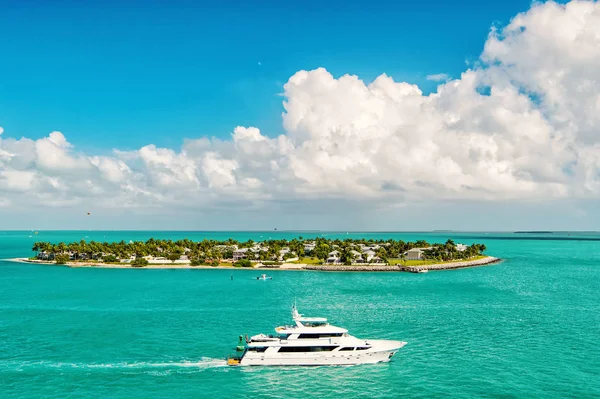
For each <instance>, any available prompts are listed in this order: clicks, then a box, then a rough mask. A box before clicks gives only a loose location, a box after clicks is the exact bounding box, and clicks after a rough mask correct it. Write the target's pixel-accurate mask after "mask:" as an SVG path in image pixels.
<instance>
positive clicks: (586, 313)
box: [0, 231, 600, 399]
mask: <svg viewBox="0 0 600 399" xmlns="http://www.w3.org/2000/svg"><path fill="white" fill-rule="evenodd" d="M298 235H302V236H303V237H312V236H315V235H326V236H328V237H337V236H339V237H342V238H344V237H357V236H364V237H367V238H370V237H373V238H396V239H404V240H416V239H421V238H424V239H427V240H429V241H436V242H437V241H445V240H446V239H447V238H453V239H454V240H455V241H456V242H461V243H465V244H470V243H472V242H482V243H484V244H486V245H487V247H488V251H487V252H488V253H489V254H490V255H494V256H499V257H502V258H504V259H506V261H505V262H503V263H501V264H497V265H493V266H488V267H479V268H473V269H461V270H453V271H443V272H432V273H428V274H409V273H323V272H292V271H273V272H272V273H271V275H273V276H274V278H273V280H271V281H266V282H265V281H256V280H253V279H252V278H253V277H255V276H256V275H257V272H255V271H251V270H250V271H249V270H237V269H236V270H233V271H229V270H143V269H142V270H126V269H118V270H114V269H113V270H111V269H94V268H81V269H69V268H65V267H57V266H42V265H32V264H17V263H11V262H1V261H0V396H1V397H2V398H66V397H69V398H91V397H99V398H145V399H147V398H168V397H173V398H205V397H206V398H209V397H210V398H225V397H228V398H299V397H302V396H309V397H312V396H311V395H315V394H318V396H319V397H320V398H323V399H327V398H392V397H401V396H405V397H416V398H419V397H420V398H431V397H461V398H478V397H494V398H496V397H515V398H516V397H518V398H524V397H532V398H533V397H536V398H539V397H547V398H556V397H573V398H575V397H577V398H583V397H599V396H600V294H599V289H600V234H596V233H572V234H570V235H569V234H568V233H560V234H551V235H548V234H538V235H535V234H507V233H487V234H486V233H460V234H458V233H431V234H424V233H401V234H400V233H353V234H346V233H308V232H301V233H291V232H236V233H227V232H218V233H211V232H193V233H191V232H89V231H85V232H81V231H79V232H78V231H72V232H44V231H42V232H40V233H39V234H38V235H33V234H32V233H31V232H0V258H8V257H15V256H25V255H29V254H30V248H31V244H32V243H33V241H35V240H44V241H61V240H69V241H70V240H80V239H82V238H84V239H88V240H90V239H95V240H120V239H124V240H127V241H128V240H130V239H131V240H137V239H146V238H149V237H151V236H154V237H162V238H172V239H177V238H183V237H189V238H192V239H202V238H205V237H212V238H216V239H226V238H229V237H233V238H237V239H247V238H252V239H254V240H259V239H261V237H262V238H268V237H273V238H275V237H278V238H281V237H288V238H291V237H296V236H298ZM231 274H233V276H234V279H233V280H231V279H230V276H231ZM294 298H296V299H297V302H298V307H299V309H300V311H301V312H303V313H306V314H308V315H315V316H324V317H328V318H329V319H330V321H331V322H332V323H334V324H338V325H340V326H343V327H346V328H348V329H349V330H350V332H351V333H352V334H354V335H356V336H359V337H364V338H381V339H399V340H404V341H407V342H408V344H407V345H406V346H405V347H404V348H403V349H401V350H400V352H398V354H397V355H396V357H394V359H393V360H392V362H391V363H388V364H379V365H365V366H353V367H316V368H299V367H291V368H230V367H226V366H225V365H224V364H225V363H224V361H223V358H224V357H225V356H226V355H227V354H228V353H230V352H231V349H232V348H233V347H234V346H235V344H236V342H237V337H238V335H239V334H246V333H248V334H256V333H259V332H265V333H270V332H272V328H273V327H275V326H276V325H279V324H282V323H287V322H289V321H290V320H289V318H290V317H289V312H290V305H291V303H292V302H293V300H294Z"/></svg>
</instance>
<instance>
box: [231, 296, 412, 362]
mask: <svg viewBox="0 0 600 399" xmlns="http://www.w3.org/2000/svg"><path fill="white" fill-rule="evenodd" d="M292 318H293V320H294V323H295V325H293V326H281V327H277V328H275V332H276V334H274V335H265V334H258V335H254V336H253V337H251V338H248V336H247V335H246V337H245V339H244V337H243V336H241V335H240V340H239V343H238V345H237V347H236V352H237V354H236V355H233V356H230V357H228V358H227V364H228V365H230V366H333V365H354V364H367V363H370V364H372V363H380V362H389V361H390V360H391V358H392V356H394V354H395V353H396V352H397V351H398V350H399V349H400V348H402V347H403V346H404V345H406V342H402V341H391V340H363V339H360V338H356V337H353V336H352V335H349V334H348V330H346V329H344V328H340V327H336V326H332V325H331V324H329V323H328V322H327V319H326V318H323V317H303V316H302V315H301V314H300V313H298V311H297V310H296V306H295V305H294V306H293V307H292Z"/></svg>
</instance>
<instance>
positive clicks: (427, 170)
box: [0, 1, 600, 209]
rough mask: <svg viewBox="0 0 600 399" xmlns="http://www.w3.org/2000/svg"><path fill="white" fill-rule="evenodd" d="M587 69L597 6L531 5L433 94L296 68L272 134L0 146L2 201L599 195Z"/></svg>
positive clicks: (121, 204)
mask: <svg viewBox="0 0 600 399" xmlns="http://www.w3.org/2000/svg"><path fill="white" fill-rule="evenodd" d="M599 65H600V3H598V2H596V1H572V2H570V3H569V4H567V5H558V4H556V3H554V2H547V3H544V4H535V5H533V6H532V8H531V9H530V10H529V11H527V12H525V13H522V14H519V15H517V16H516V17H515V18H514V19H513V20H512V21H511V22H510V24H509V25H508V26H506V27H503V28H501V29H497V28H493V29H492V30H491V32H490V34H489V36H488V38H487V41H486V43H485V47H484V49H483V52H482V54H481V57H480V60H479V62H478V65H477V66H476V67H474V68H472V69H468V70H466V71H465V72H463V73H462V74H461V76H460V78H458V79H455V80H450V81H447V82H446V83H443V84H441V85H440V86H439V87H438V90H437V91H436V92H435V93H432V94H430V95H423V93H422V92H421V90H420V89H419V87H417V86H416V85H413V84H409V83H406V82H396V81H394V80H393V79H392V78H391V77H389V76H387V75H385V74H383V75H381V76H379V77H378V78H377V79H375V80H374V81H373V82H372V83H369V84H366V83H365V82H363V81H362V80H360V79H359V78H358V77H357V76H353V75H344V76H341V77H337V78H336V77H334V76H332V75H331V74H330V73H329V72H328V71H326V70H325V69H323V68H319V69H316V70H312V71H304V70H302V71H298V72H297V73H295V74H294V75H293V76H292V77H291V78H290V79H289V81H288V82H287V83H286V84H285V86H284V98H285V100H284V104H283V105H284V109H285V112H284V113H283V115H282V118H283V128H284V130H285V134H282V135H280V136H278V137H268V136H266V135H264V134H262V133H261V132H260V130H259V129H258V128H256V127H242V126H238V127H236V128H235V129H234V130H233V133H232V137H231V139H230V140H218V139H210V138H199V139H190V140H187V141H186V142H185V143H184V144H183V145H182V147H181V149H179V150H173V149H168V148H157V147H156V146H155V145H152V144H149V145H146V146H144V147H142V148H140V149H139V150H136V151H119V150H115V151H114V152H113V153H112V154H111V155H110V156H96V155H93V154H85V153H82V152H79V151H77V149H76V148H73V146H72V145H71V144H70V143H69V141H68V139H67V138H66V137H65V136H64V135H63V134H62V133H60V132H52V133H50V134H49V135H48V137H45V138H42V139H39V140H30V139H27V138H22V139H20V140H15V139H11V138H2V136H0V206H3V207H19V206H72V205H76V204H82V203H85V204H87V205H88V206H95V207H103V208H140V207H143V208H150V209H152V208H161V207H170V206H173V205H175V206H179V207H185V208H190V209H211V208H213V207H227V206H229V205H234V204H235V206H236V207H238V209H239V208H240V207H245V208H247V209H256V208H261V207H265V206H268V205H269V204H271V203H273V202H286V201H308V200H313V199H339V198H344V199H350V200H356V201H366V202H369V203H376V204H381V205H386V204H387V205H390V206H397V205H398V204H403V203H411V202H418V201H444V200H456V201H471V200H477V201H482V200H483V201H506V200H511V201H529V200H536V201H537V200H546V199H570V200H572V199H597V198H599V197H600V68H599V67H598V66H599ZM0 134H2V130H1V129H0Z"/></svg>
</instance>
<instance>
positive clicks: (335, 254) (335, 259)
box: [327, 250, 342, 263]
mask: <svg viewBox="0 0 600 399" xmlns="http://www.w3.org/2000/svg"><path fill="white" fill-rule="evenodd" d="M327 263H342V259H341V257H340V252H339V251H337V250H335V251H331V252H330V253H329V254H328V255H327Z"/></svg>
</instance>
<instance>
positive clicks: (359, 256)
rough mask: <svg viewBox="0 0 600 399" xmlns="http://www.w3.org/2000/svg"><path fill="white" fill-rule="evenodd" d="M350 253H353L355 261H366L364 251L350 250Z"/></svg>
mask: <svg viewBox="0 0 600 399" xmlns="http://www.w3.org/2000/svg"><path fill="white" fill-rule="evenodd" d="M350 253H351V254H352V260H353V263H365V259H364V258H363V254H362V253H360V252H358V251H355V250H352V251H350Z"/></svg>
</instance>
